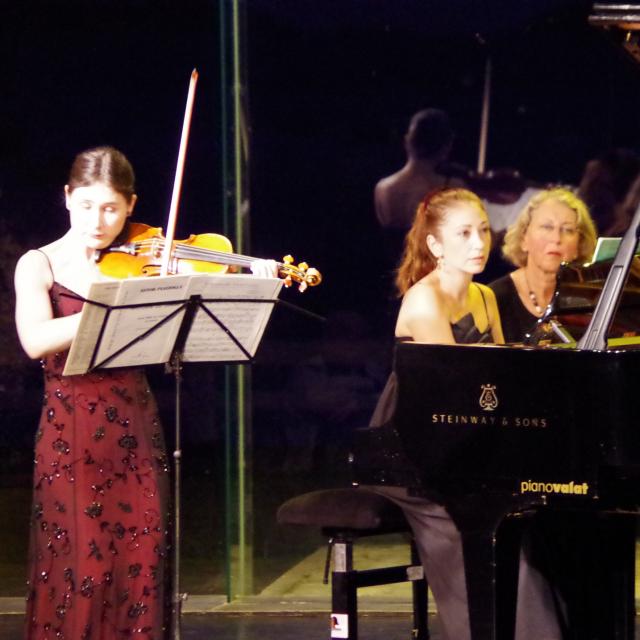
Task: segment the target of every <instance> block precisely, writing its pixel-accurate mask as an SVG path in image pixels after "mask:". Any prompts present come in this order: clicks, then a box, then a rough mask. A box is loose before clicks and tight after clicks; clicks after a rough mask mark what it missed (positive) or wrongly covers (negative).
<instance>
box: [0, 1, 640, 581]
mask: <svg viewBox="0 0 640 640" xmlns="http://www.w3.org/2000/svg"><path fill="white" fill-rule="evenodd" d="M591 5H592V3H591V2H586V1H584V0H502V1H498V0H484V1H481V0H324V1H322V0H247V1H246V2H244V3H242V5H241V6H242V7H243V8H244V10H245V17H246V23H245V24H246V31H245V34H244V40H243V51H244V54H245V62H246V65H247V72H248V73H247V85H246V88H245V92H244V97H245V99H246V100H245V102H246V104H247V106H248V119H249V124H250V133H251V144H250V167H249V172H250V195H251V238H250V240H251V247H250V248H251V253H252V254H253V255H257V256H264V257H273V258H276V259H279V258H280V257H281V256H283V255H284V254H287V253H292V254H293V255H294V256H295V257H296V258H297V259H305V260H307V261H308V262H309V263H310V264H312V265H313V266H315V267H317V268H318V269H320V270H321V271H322V273H323V275H324V282H323V284H322V285H321V286H320V287H318V288H317V289H315V290H311V291H308V292H307V293H305V294H304V296H298V294H297V293H295V292H294V291H287V292H284V293H283V296H282V297H283V299H285V300H287V301H289V302H295V303H296V304H298V305H300V306H302V307H304V308H306V309H308V310H311V311H314V312H316V313H318V314H320V315H322V316H324V317H329V318H330V319H331V318H335V317H336V313H337V312H340V313H344V312H348V313H349V314H352V315H350V316H344V315H342V316H339V315H338V317H340V318H343V319H344V318H345V317H348V318H350V319H351V320H353V318H354V317H356V318H357V319H359V322H360V323H361V324H358V322H356V323H355V324H350V325H349V332H351V333H348V336H347V345H348V343H349V342H350V343H351V345H353V344H356V343H357V344H358V345H359V346H360V348H361V351H360V353H361V354H367V357H369V358H370V359H371V360H372V361H375V362H374V363H377V364H380V366H381V367H382V368H383V369H384V367H385V366H388V362H386V361H385V358H386V356H387V355H388V351H387V350H388V347H389V345H390V343H391V329H390V324H391V322H392V318H393V306H392V305H391V304H390V303H389V299H390V296H391V290H390V287H389V283H390V277H389V270H390V268H391V265H390V264H389V262H388V261H387V259H386V257H385V241H384V238H383V237H382V235H381V234H380V232H379V229H378V228H377V226H376V221H375V216H374V212H373V206H372V192H373V187H374V185H375V183H376V181H377V180H378V179H379V178H381V177H382V176H384V175H387V174H389V173H392V172H394V171H396V170H397V169H399V168H400V166H401V165H402V164H403V162H404V152H403V148H402V137H403V134H404V132H405V130H406V126H407V123H408V120H409V118H410V116H411V115H412V114H413V113H414V112H415V111H417V110H419V109H422V108H425V107H429V106H435V107H441V108H444V109H446V110H447V111H448V112H449V113H450V115H451V117H452V120H453V122H454V125H455V128H456V131H457V137H456V142H455V146H454V150H453V157H452V159H453V160H455V161H457V162H459V163H462V164H464V165H466V166H469V167H471V168H473V167H475V164H476V159H477V153H478V137H479V130H480V112H481V104H482V90H483V82H484V69H485V62H486V59H487V56H488V55H490V56H491V59H492V63H493V88H492V103H491V114H490V126H489V143H488V154H487V168H490V169H492V168H493V169H495V168H501V167H512V168H515V169H518V170H519V171H520V172H521V173H522V174H523V175H524V176H525V177H526V178H529V179H531V180H534V181H541V182H550V181H551V182H559V183H564V184H576V183H577V182H578V180H579V178H580V175H581V173H582V170H583V168H584V165H585V163H586V162H587V160H588V159H590V158H592V157H594V156H596V155H598V154H599V153H602V152H603V151H605V150H606V149H608V148H610V147H614V146H624V147H629V148H633V149H636V150H639V151H640V118H638V114H639V113H640V66H638V64H637V63H635V62H634V61H632V59H631V58H630V57H629V56H627V54H625V53H624V52H623V51H622V49H621V48H620V47H619V46H617V45H616V44H615V43H614V41H613V40H614V38H612V37H610V36H609V35H607V34H605V33H604V32H603V31H602V30H599V29H596V28H594V27H592V26H589V24H588V22H587V16H588V14H589V11H590V9H591ZM226 8H227V12H229V11H230V6H229V5H228V4H227V5H226ZM194 67H196V68H197V69H198V70H199V72H200V80H199V83H198V93H197V97H196V104H195V111H194V117H193V124H192V130H191V137H190V144H189V150H188V155H187V164H186V169H185V180H184V185H183V190H182V194H183V196H182V200H181V205H180V218H179V223H178V229H177V237H179V238H180V237H185V236H187V235H188V234H189V233H198V232H204V231H220V230H221V229H222V227H223V220H222V204H223V189H222V184H223V178H222V175H221V174H222V149H223V145H222V138H223V132H222V128H221V110H222V92H221V86H220V84H221V70H220V21H219V4H218V3H217V2H215V1H214V0H200V1H198V0H126V1H124V0H122V1H107V0H91V1H84V2H83V1H80V0H50V1H44V0H39V1H29V0H26V1H23V2H15V1H11V2H9V1H7V0H0V70H1V72H2V73H1V74H0V136H1V138H0V139H1V145H0V232H1V233H0V248H2V254H1V255H2V257H1V260H0V276H1V278H0V288H1V289H2V294H3V295H2V298H0V367H1V369H0V403H1V405H0V410H1V411H2V431H1V434H0V456H1V457H2V460H3V464H2V467H1V468H0V487H5V489H6V491H5V492H4V493H2V494H0V502H1V501H4V502H2V503H1V504H0V510H1V511H2V512H4V513H11V514H13V515H14V518H12V522H13V523H14V524H13V525H12V527H13V528H9V529H7V530H6V532H5V534H4V535H5V541H4V542H5V544H4V546H3V548H4V549H5V551H4V555H3V556H1V557H0V561H2V562H6V563H9V564H11V563H12V562H13V563H15V562H16V558H22V557H23V554H24V542H25V540H26V533H25V528H26V520H27V516H26V514H27V512H28V496H29V492H30V489H29V483H30V480H29V475H30V465H31V459H30V458H31V447H32V439H33V433H34V431H35V425H36V421H37V415H38V412H39V410H40V406H39V404H38V401H37V398H38V394H39V393H40V391H39V387H40V375H41V374H40V372H39V368H38V364H37V363H31V362H29V361H28V360H27V358H26V356H25V355H24V354H23V353H22V351H21V350H20V348H19V346H18V345H17V341H16V338H15V331H14V328H13V317H12V315H13V310H12V308H13V298H12V296H13V293H12V274H13V266H14V263H15V260H16V258H17V256H18V255H19V254H20V253H22V252H23V251H25V250H26V249H27V248H31V247H35V246H40V245H43V244H46V243H47V242H50V241H52V240H53V239H55V238H57V237H59V236H60V235H61V234H62V233H63V232H64V231H65V229H66V227H67V216H66V210H65V209H64V206H63V198H62V195H63V191H62V188H63V185H64V183H65V180H66V176H67V171H68V168H69V166H70V164H71V161H72V159H73V156H74V155H75V154H76V153H77V152H78V151H80V150H83V149H85V148H88V147H91V146H96V145H99V144H112V145H114V146H117V147H119V148H120V149H122V150H123V151H124V152H125V153H126V154H127V155H128V156H129V158H130V159H131V161H132V163H133V165H134V167H135V169H136V172H137V176H138V193H139V202H138V205H137V219H138V220H142V221H144V222H146V223H149V224H152V225H157V226H162V225H164V223H165V219H166V217H167V213H168V208H169V202H170V197H171V188H172V185H173V175H174V170H175V162H176V158H177V151H178V143H179V139H180V131H181V126H182V118H183V112H184V103H185V98H186V91H187V85H188V80H189V75H190V73H191V70H192V69H193V68H194ZM327 326H335V325H331V322H329V324H328V325H327ZM326 328H327V327H326V326H325V325H324V323H322V322H319V321H316V320H311V319H309V318H307V317H305V316H303V315H300V314H296V313H293V312H290V311H287V310H282V309H278V310H277V311H276V313H275V314H274V318H273V319H272V322H271V324H270V326H269V329H268V332H267V336H266V340H265V342H264V344H263V347H262V348H261V351H260V352H259V357H258V362H257V364H256V365H255V366H254V368H253V382H254V388H253V401H254V404H253V407H254V431H253V434H252V437H253V441H254V460H256V465H255V476H254V484H255V487H256V496H255V502H256V503H257V504H259V505H260V508H259V509H258V510H257V513H256V516H255V521H256V525H257V527H256V528H257V529H258V530H259V531H260V536H259V544H256V548H255V550H256V554H257V556H258V557H260V558H262V559H264V560H265V563H263V564H264V566H265V567H266V568H262V569H260V570H258V573H260V572H261V571H262V574H263V575H264V578H265V580H267V579H268V577H269V576H270V575H271V573H274V572H275V573H276V574H277V572H276V571H275V569H273V567H271V569H270V568H269V567H268V566H267V565H269V559H270V558H273V557H274V556H277V555H278V553H279V552H278V548H277V546H278V543H282V539H281V535H280V534H279V533H278V532H277V531H276V530H275V529H274V527H273V510H274V509H275V507H276V506H277V502H278V501H279V500H281V499H282V498H284V497H286V496H287V495H290V494H291V493H293V492H295V491H299V490H301V489H302V488H304V487H305V486H308V487H310V488H311V487H316V488H318V487H319V486H322V485H323V483H328V482H332V481H333V482H336V481H337V479H342V478H343V476H342V475H340V473H336V468H337V469H338V470H339V471H340V472H342V471H344V468H343V466H344V465H343V461H344V456H343V455H342V454H344V447H345V446H346V445H345V442H346V441H347V436H345V434H344V433H340V432H339V430H338V429H337V428H335V425H334V428H333V429H329V430H328V431H327V432H326V433H325V434H324V435H323V434H320V435H319V436H318V441H317V443H316V444H317V445H318V446H319V447H320V448H321V449H322V448H323V449H324V452H320V453H319V454H318V455H317V456H316V459H315V460H314V462H313V463H312V466H311V467H309V468H306V469H301V470H299V471H300V472H301V475H296V473H295V472H293V471H291V470H289V469H287V468H286V464H285V463H284V460H286V456H287V447H288V446H290V444H291V442H290V437H291V436H290V433H289V434H288V433H287V432H288V429H287V425H288V426H289V427H290V426H291V424H289V423H291V421H292V420H293V418H292V414H291V411H288V410H287V408H286V407H287V406H288V402H289V400H290V397H291V394H292V393H294V391H293V389H295V386H296V374H297V371H299V369H298V367H299V365H300V364H302V363H304V362H308V361H309V360H310V359H312V358H314V357H315V356H317V354H318V353H319V352H320V350H321V345H320V336H321V335H322V334H323V332H324V333H325V334H326V333H327V331H326ZM334 337H335V334H334ZM342 348H343V349H344V350H343V353H342V355H343V356H345V357H346V351H347V349H346V346H345V345H344V344H343V345H342ZM351 356H353V354H351V355H350V357H351ZM364 357H365V356H362V358H364ZM342 373H344V372H342ZM342 373H341V374H340V375H342ZM152 375H153V376H154V378H155V379H156V384H157V386H158V388H159V389H160V391H159V393H158V395H159V399H160V403H161V405H162V406H163V407H164V409H165V411H166V412H167V415H168V416H170V410H171V405H172V397H171V380H168V381H167V380H166V378H165V379H163V377H162V374H161V373H159V372H152ZM374 378H375V376H372V377H371V379H372V380H373V379H374ZM378 379H380V380H384V376H380V377H379V378H375V380H376V381H377V380H378ZM350 380H351V381H352V380H353V378H351V379H350ZM335 386H336V387H340V383H337V384H336V385H335ZM221 387H222V382H221V376H220V374H219V371H218V370H217V369H215V368H211V367H209V368H207V367H193V368H192V369H191V370H190V371H187V372H186V392H185V393H186V401H185V406H186V409H185V414H186V415H185V433H184V435H185V437H186V440H187V443H191V447H192V448H191V449H190V450H187V452H186V454H185V458H186V459H187V460H188V461H189V465H187V474H186V475H187V478H186V483H187V487H188V491H187V493H186V495H190V496H192V497H193V505H192V504H189V503H188V504H187V522H188V523H197V524H199V525H201V526H200V529H198V530H197V531H196V530H188V531H187V534H188V535H185V538H186V539H187V540H188V543H187V548H186V550H185V553H186V555H187V562H186V567H187V569H186V570H187V571H188V570H189V559H192V560H193V564H194V566H195V567H196V570H195V573H200V574H203V573H206V572H203V571H202V570H201V569H202V565H201V561H200V560H199V559H201V558H202V557H203V556H206V557H209V558H212V557H213V558H214V561H213V565H212V566H213V568H212V575H213V576H214V577H213V578H212V579H211V580H209V582H206V583H203V582H202V581H201V582H198V583H197V585H196V587H195V588H196V589H200V590H202V591H204V592H209V593H211V592H218V593H219V592H222V591H223V587H222V583H221V581H220V579H219V573H220V571H221V569H220V566H221V561H220V557H221V553H222V551H221V548H222V547H221V538H222V536H221V532H220V531H221V527H222V524H221V517H220V515H219V514H220V507H219V502H220V501H221V495H222V484H223V483H222V470H221V468H222V467H221V451H222V443H223V434H222V431H221V428H220V426H219V424H220V419H219V416H214V417H213V418H210V417H206V418H204V419H203V416H208V412H209V411H210V407H211V405H213V406H214V407H217V408H218V409H219V405H220V398H219V397H218V396H217V395H216V393H217V391H219V390H220V389H221ZM214 391H215V392H216V393H214ZM165 392H166V393H165ZM371 398H372V399H374V398H375V395H371ZM361 409H363V410H368V409H370V407H369V405H367V404H366V403H364V405H363V406H362V407H361ZM215 410H217V409H215ZM363 413H366V411H363ZM170 422H171V418H170V417H169V418H168V420H167V423H168V424H169V423H170ZM294 426H296V425H294ZM351 426H352V427H354V426H360V425H359V424H355V423H354V424H352V425H351ZM299 427H300V429H304V428H305V424H304V423H301V424H300V425H299ZM289 431H290V429H289ZM203 442H204V443H206V445H207V446H206V447H203V446H202V443H203ZM336 443H337V444H336ZM331 447H333V449H331ZM328 450H331V451H333V454H332V456H333V457H329V456H328V454H327V451H328ZM336 450H337V451H338V452H339V453H338V454H336V453H335V451H336ZM337 460H339V462H336V461H337ZM274 487H275V488H274ZM208 500H214V501H215V504H216V505H218V506H216V507H214V508H213V509H208V510H206V514H203V512H202V510H201V505H202V503H203V501H208ZM191 508H193V512H190V511H189V509H191ZM216 511H217V512H216ZM21 514H24V517H22V516H21ZM23 525H24V526H23ZM188 526H191V525H188ZM194 526H195V525H194ZM285 542H286V541H285ZM289 544H290V543H289ZM19 562H20V561H19ZM199 562H200V565H199V564H198V563H199ZM276 564H277V563H276ZM14 569H15V566H14ZM11 571H13V569H11V567H10V568H9V569H7V570H6V571H5V573H4V578H3V582H4V583H5V584H8V585H9V587H6V589H8V590H9V591H10V592H12V590H13V589H18V587H17V586H16V585H19V584H21V576H20V571H21V568H20V567H19V566H18V569H16V571H15V572H14V573H11ZM9 574H11V576H9ZM14 574H15V575H14ZM8 576H9V577H8ZM16 576H17V577H16ZM216 576H218V577H216ZM200 577H202V576H200ZM207 579H208V578H207ZM191 588H192V589H193V588H194V587H193V586H192V587H191ZM6 589H5V590H6Z"/></svg>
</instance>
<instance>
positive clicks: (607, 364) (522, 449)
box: [354, 207, 640, 640]
mask: <svg viewBox="0 0 640 640" xmlns="http://www.w3.org/2000/svg"><path fill="white" fill-rule="evenodd" d="M639 228H640V207H639V208H638V210H637V211H636V213H635V216H634V219H633V221H632V223H631V226H630V228H629V231H628V232H627V234H626V235H625V237H624V238H623V240H622V243H621V245H620V248H619V250H618V253H617V255H616V258H615V259H614V261H613V263H612V264H611V266H610V268H609V270H608V274H607V277H606V279H603V281H602V282H601V283H600V287H601V289H600V287H598V290H601V295H600V297H599V298H598V301H597V304H596V305H595V309H594V308H593V306H591V308H590V310H591V311H592V314H591V317H590V320H589V323H588V325H586V326H583V327H582V328H581V329H580V332H581V334H582V337H581V338H580V340H579V341H578V343H577V344H576V343H574V344H573V345H563V346H558V345H549V346H546V347H541V346H534V347H524V346H519V347H517V346H497V345H493V346H492V345H482V346H481V345H477V346H452V345H427V344H420V343H400V344H398V345H397V347H396V354H395V364H394V371H395V375H396V377H397V386H398V395H397V405H396V409H395V416H394V423H393V429H392V431H393V434H392V435H391V436H390V435H389V434H388V433H387V434H386V435H383V431H380V430H379V429H375V428H371V429H368V430H364V432H363V433H362V434H360V436H359V441H356V447H355V456H354V471H355V477H356V480H357V481H359V482H361V483H367V484H376V483H377V484H385V483H388V484H401V483H399V482H397V481H394V479H393V477H392V476H393V475H394V474H391V473H390V472H389V469H391V467H393V466H395V470H394V473H395V477H396V478H397V477H399V476H398V474H397V472H398V470H399V469H398V467H399V466H404V467H406V471H407V473H406V474H405V476H406V477H411V478H415V480H414V481H412V482H413V483H414V484H412V486H411V487H410V488H413V489H414V490H416V491H422V492H424V493H426V495H430V494H433V493H435V494H436V495H437V496H438V497H439V498H440V499H441V500H442V501H443V502H444V504H445V505H446V506H447V509H448V511H449V513H450V515H451V517H452V518H453V520H454V521H455V523H456V525H457V526H458V528H459V529H460V531H461V534H462V540H463V552H464V560H465V571H466V576H467V590H468V598H469V616H470V623H471V633H472V638H473V640H511V639H512V638H513V632H514V622H515V594H516V590H517V568H518V555H519V549H520V540H519V537H518V534H519V533H520V531H521V529H522V527H523V526H526V524H527V522H529V521H530V518H527V517H524V516H526V515H531V514H534V515H533V516H532V517H534V518H537V517H538V516H539V514H541V513H545V514H559V517H560V518H563V517H564V518H567V517H569V518H570V517H573V516H572V515H569V516H567V515H566V514H583V515H576V516H575V517H576V519H580V518H582V519H581V520H580V522H582V523H583V524H585V523H586V527H587V528H588V529H589V530H591V533H592V534H593V535H594V536H595V537H597V540H598V544H597V549H598V552H599V553H600V552H602V554H601V555H600V556H599V557H589V555H588V554H587V555H585V557H584V558H583V563H582V562H581V563H578V564H581V565H582V567H583V568H588V567H589V566H590V565H592V568H593V571H592V572H591V573H589V572H586V574H587V575H591V576H593V575H596V576H597V579H598V580H599V581H601V582H602V584H601V585H600V588H601V595H602V599H601V601H600V602H599V603H598V604H599V605H600V606H602V610H600V611H598V612H596V613H595V614H594V612H593V611H591V612H589V611H585V612H584V614H585V620H586V622H585V625H584V627H582V628H581V627H580V625H578V628H577V630H574V635H572V636H571V637H572V638H573V637H575V638H579V639H580V640H584V639H591V638H593V639H598V640H603V639H604V638H607V639H608V638H611V639H614V638H615V639H621V640H622V639H624V640H633V638H634V628H635V620H634V618H635V597H634V586H635V538H636V520H637V515H638V513H640V348H638V347H640V344H638V340H637V339H635V340H634V339H629V338H626V339H625V338H624V337H622V338H620V339H619V340H618V341H617V342H616V343H615V346H612V345H611V344H609V343H608V342H607V336H608V334H609V331H610V329H611V327H612V326H613V325H614V319H615V317H616V312H617V311H618V307H619V302H620V300H621V299H622V295H623V291H624V289H625V283H626V281H627V275H628V273H629V271H630V270H631V266H632V262H633V260H634V258H633V256H634V251H635V248H636V245H637V239H638V229H639ZM571 286H572V287H573V289H572V294H571V296H567V298H570V300H571V304H570V305H569V310H570V311H571V312H572V313H575V312H576V308H575V306H576V297H577V296H578V294H577V292H582V293H584V291H585V290H593V288H594V287H593V286H592V284H591V283H589V282H587V281H585V280H584V279H582V280H580V279H579V278H578V280H577V281H574V282H573V283H572V285H571ZM632 288H633V287H632ZM632 294H633V292H632ZM581 295H582V294H581ZM560 299H561V300H562V295H560ZM633 299H634V298H633V295H632V300H633ZM582 306H583V307H585V305H584V304H583V305H582ZM582 310H584V308H583V309H582ZM623 311H625V313H626V315H625V323H628V322H629V321H633V320H634V316H636V315H637V314H638V313H639V312H638V310H636V309H633V305H631V311H629V310H624V309H623ZM638 327H640V322H637V323H636V328H638ZM376 432H377V433H376ZM374 443H376V444H374ZM381 443H382V452H383V453H382V455H380V456H378V458H377V459H376V457H375V456H374V457H373V458H370V457H368V455H367V454H366V453H364V452H366V450H367V448H370V447H371V446H373V447H374V448H375V447H376V446H378V448H379V449H380V444H381ZM394 443H395V444H394ZM385 446H388V447H389V449H388V452H389V453H388V455H387V454H385V453H384V447H385ZM394 446H395V447H399V450H400V452H399V453H398V450H397V449H396V450H394ZM363 454H364V455H363ZM385 456H386V458H387V459H388V462H389V466H388V467H386V468H385V466H384V464H380V462H381V460H383V459H384V458H385ZM398 461H400V463H399V462H398ZM400 471H402V469H400ZM407 482H409V481H407ZM403 484H404V483H403ZM569 529H570V528H569ZM582 533H583V532H581V531H573V532H572V531H570V530H569V533H567V530H566V529H565V530H564V531H562V530H560V533H559V536H560V537H566V536H567V535H569V536H570V535H572V534H575V535H576V536H580V535H581V534H582ZM558 542H563V544H564V545H565V548H567V547H566V545H567V540H564V541H560V540H559V541H558ZM551 544H552V545H553V544H554V541H551ZM569 544H570V542H569ZM576 544H578V538H576ZM576 580H579V578H576ZM569 604H571V603H569ZM596 626H597V627H599V628H594V627H596Z"/></svg>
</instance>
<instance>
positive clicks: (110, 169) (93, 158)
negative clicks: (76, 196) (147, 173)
mask: <svg viewBox="0 0 640 640" xmlns="http://www.w3.org/2000/svg"><path fill="white" fill-rule="evenodd" d="M135 181H136V179H135V175H134V173H133V167H132V166H131V163H130V162H129V161H128V160H127V158H126V156H125V155H124V154H123V153H122V152H120V151H118V150H117V149H115V148H114V147H95V148H94V149H87V150H86V151H82V152H81V153H79V154H78V155H77V156H76V157H75V160H74V161H73V164H72V165H71V171H70V172H69V181H68V183H67V184H68V185H69V192H72V191H73V190H74V189H77V188H78V187H89V186H91V185H92V184H95V183H96V182H102V183H103V184H106V185H107V186H109V187H110V188H111V189H113V190H114V191H116V192H117V193H120V194H122V195H123V196H124V198H125V199H126V201H127V202H131V198H132V197H133V194H134V193H135V191H136V189H135Z"/></svg>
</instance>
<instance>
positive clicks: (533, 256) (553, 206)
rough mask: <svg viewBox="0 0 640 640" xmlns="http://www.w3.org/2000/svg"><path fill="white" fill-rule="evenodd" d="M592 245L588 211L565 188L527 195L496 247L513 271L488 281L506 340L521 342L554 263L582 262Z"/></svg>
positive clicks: (543, 303) (546, 294)
mask: <svg viewBox="0 0 640 640" xmlns="http://www.w3.org/2000/svg"><path fill="white" fill-rule="evenodd" d="M595 245H596V229H595V225H594V223H593V220H592V219H591V216H590V215H589V210H588V209H587V206H586V204H585V203H584V202H583V201H582V200H580V198H578V197H577V196H576V195H574V194H573V193H572V192H571V191H568V190H567V189H562V188H555V189H548V190H546V191H541V192H540V193H538V194H537V195H535V196H534V197H533V198H531V200H530V201H529V202H528V203H527V205H526V206H525V208H524V209H523V210H522V212H521V213H520V215H519V216H518V218H517V219H516V221H515V222H514V223H513V224H512V225H511V226H510V227H509V229H508V231H507V233H506V235H505V239H504V244H503V246H502V253H503V255H504V257H505V258H506V259H507V260H508V261H509V262H511V264H513V265H514V266H516V267H517V269H516V270H515V271H513V272H511V273H509V274H507V275H506V276H503V277H502V278H499V279H498V280H495V281H494V282H492V283H491V284H490V285H489V286H490V287H491V288H492V289H493V291H494V293H495V295H496V299H497V301H498V309H499V311H500V319H501V321H502V329H503V331H504V338H505V341H506V342H507V343H515V342H522V341H523V340H524V339H525V337H526V335H527V334H530V333H531V332H532V331H533V329H534V328H535V325H536V322H537V321H538V318H540V317H541V316H542V315H543V314H544V312H545V310H546V308H547V305H548V304H549V303H550V302H551V299H552V297H553V294H554V293H555V290H556V276H557V274H558V270H559V269H560V265H561V264H562V263H563V262H574V261H579V262H585V261H586V260H588V259H590V258H591V256H592V255H593V250H594V247H595Z"/></svg>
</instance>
